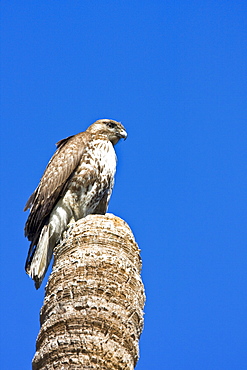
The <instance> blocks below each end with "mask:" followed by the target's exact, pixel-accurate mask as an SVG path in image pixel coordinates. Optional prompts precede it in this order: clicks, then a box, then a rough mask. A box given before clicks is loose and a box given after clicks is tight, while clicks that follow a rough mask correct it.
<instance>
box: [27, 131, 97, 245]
mask: <svg viewBox="0 0 247 370" xmlns="http://www.w3.org/2000/svg"><path fill="white" fill-rule="evenodd" d="M89 136H90V135H89V134H88V133H87V132H81V133H80V134H77V135H74V136H69V137H68V138H66V139H63V140H60V141H59V142H58V143H57V144H56V145H57V150H56V152H55V153H54V155H53V157H52V158H51V160H50V161H49V163H48V165H47V167H46V169H45V172H44V174H43V176H42V178H41V180H40V183H39V185H38V187H37V188H36V190H35V191H34V192H33V194H32V195H31V196H30V198H29V199H28V201H27V204H26V206H25V208H24V211H26V210H27V209H28V208H30V214H29V217H28V219H27V222H26V225H25V236H27V237H28V239H29V240H30V241H32V245H35V244H36V243H37V239H38V237H39V234H40V232H41V230H42V227H43V226H44V225H45V224H46V222H47V218H48V217H49V215H50V213H51V211H52V209H53V208H54V206H55V204H56V203H57V201H58V200H59V198H60V196H61V194H62V193H63V191H64V190H65V188H66V185H67V183H68V179H69V178H70V176H71V175H72V174H73V173H74V170H75V169H76V167H77V166H78V164H79V162H80V159H81V157H82V154H83V152H84V150H85V147H86V144H87V142H88V140H89Z"/></svg>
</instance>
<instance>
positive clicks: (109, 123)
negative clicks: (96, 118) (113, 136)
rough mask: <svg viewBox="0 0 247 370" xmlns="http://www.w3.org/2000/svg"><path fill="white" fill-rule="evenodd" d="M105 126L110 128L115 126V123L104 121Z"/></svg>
mask: <svg viewBox="0 0 247 370" xmlns="http://www.w3.org/2000/svg"><path fill="white" fill-rule="evenodd" d="M106 126H108V127H110V128H114V127H115V126H116V124H115V123H113V122H106Z"/></svg>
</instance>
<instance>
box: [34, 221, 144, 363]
mask: <svg viewBox="0 0 247 370" xmlns="http://www.w3.org/2000/svg"><path fill="white" fill-rule="evenodd" d="M54 255H55V256H54V265H53V271H52V273H51V276H50V278H49V281H48V284H47V287H46V295H45V300H44V305H43V307H42V309H41V329H40V332H39V335H38V338H37V342H36V354H35V356H34V359H33V370H41V369H46V370H49V369H58V370H63V369H108V370H114V369H119V370H121V369H126V370H127V369H128V370H129V369H134V367H135V364H136V362H137V360H138V351H139V342H138V341H139V337H140V334H141V332H142V328H143V306H144V301H145V294H144V288H143V284H142V281H141V278H140V271H141V259H140V255H139V248H138V245H137V244H136V242H135V240H134V237H133V234H132V232H131V230H130V228H129V227H128V225H127V224H126V223H125V222H124V221H123V220H121V219H120V218H118V217H116V216H114V215H111V214H106V215H104V216H103V215H89V216H87V217H85V218H83V219H81V220H79V221H77V222H76V223H75V224H73V225H72V226H71V227H70V228H69V230H68V231H67V232H66V233H64V239H63V241H62V242H61V243H60V245H58V246H57V247H56V249H55V252H54Z"/></svg>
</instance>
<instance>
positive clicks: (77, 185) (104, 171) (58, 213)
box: [49, 139, 116, 239]
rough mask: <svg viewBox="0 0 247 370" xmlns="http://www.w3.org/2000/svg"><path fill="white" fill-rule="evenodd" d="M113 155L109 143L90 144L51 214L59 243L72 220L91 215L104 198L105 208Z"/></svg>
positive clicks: (110, 183) (109, 186) (96, 142)
mask: <svg viewBox="0 0 247 370" xmlns="http://www.w3.org/2000/svg"><path fill="white" fill-rule="evenodd" d="M115 172H116V154H115V150H114V147H113V145H112V143H111V142H110V141H108V140H99V139H96V140H93V141H92V142H90V145H89V146H88V148H87V150H85V152H84V154H83V156H82V159H81V161H80V164H79V166H78V167H77V168H76V170H75V172H74V174H73V176H72V177H71V180H70V181H69V183H68V186H67V190H66V192H65V194H64V196H63V197H62V198H61V199H60V200H59V201H58V203H57V205H56V206H55V208H54V210H53V211H52V213H51V216H50V220H49V224H50V227H51V229H52V230H51V231H52V234H54V236H55V235H56V236H55V238H56V239H59V238H60V236H61V234H62V232H63V231H64V230H65V229H66V227H67V225H68V223H69V222H70V220H71V219H74V220H78V219H80V218H82V217H85V216H86V215H88V214H91V213H93V212H94V210H95V209H96V208H97V206H98V205H99V203H100V201H101V200H102V199H103V198H105V199H106V204H108V202H109V199H110V196H111V192H112V188H113V185H114V175H115Z"/></svg>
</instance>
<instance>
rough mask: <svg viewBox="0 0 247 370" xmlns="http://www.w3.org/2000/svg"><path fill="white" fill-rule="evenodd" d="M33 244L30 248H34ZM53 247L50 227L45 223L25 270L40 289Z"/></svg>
mask: <svg viewBox="0 0 247 370" xmlns="http://www.w3.org/2000/svg"><path fill="white" fill-rule="evenodd" d="M32 247H33V246H32V244H31V246H30V249H32ZM52 252H53V247H52V246H51V243H50V227H49V224H48V225H45V226H44V227H43V229H42V231H41V234H40V237H39V241H38V243H37V246H36V248H35V250H34V251H33V253H32V254H31V255H30V256H28V258H27V261H26V265H25V270H26V272H27V274H28V275H29V276H30V277H31V278H32V279H33V280H34V282H35V288H36V289H39V287H40V285H41V283H42V281H43V279H44V276H45V273H46V271H47V269H48V266H49V263H50V260H51V258H52Z"/></svg>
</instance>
